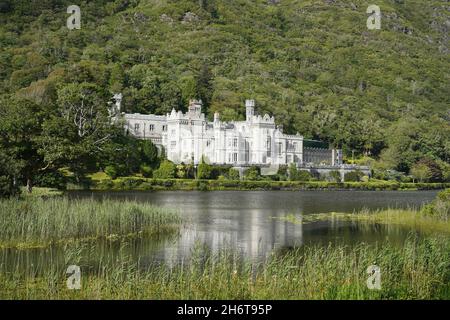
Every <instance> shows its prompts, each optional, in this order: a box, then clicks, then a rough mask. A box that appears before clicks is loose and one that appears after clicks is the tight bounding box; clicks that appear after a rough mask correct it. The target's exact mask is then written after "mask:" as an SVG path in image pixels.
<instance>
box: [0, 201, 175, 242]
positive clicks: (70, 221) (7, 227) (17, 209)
mask: <svg viewBox="0 0 450 320" xmlns="http://www.w3.org/2000/svg"><path fill="white" fill-rule="evenodd" d="M179 222H180V219H179V217H178V215H177V214H176V213H175V212H172V211H170V210H167V209H164V208H159V207H155V206H152V205H149V204H143V203H137V202H133V201H125V202H124V201H112V200H103V201H95V200H93V199H83V200H69V199H67V198H64V197H61V198H60V197H58V198H54V197H52V198H48V199H42V198H28V199H25V200H14V199H10V200H1V201H0V230H1V233H0V247H35V246H36V247H42V246H47V245H49V244H52V243H57V242H64V241H69V240H77V239H96V238H100V237H105V238H112V239H114V238H118V237H124V236H138V235H143V234H158V233H164V232H168V231H171V230H172V231H173V230H174V229H177V228H178V224H179Z"/></svg>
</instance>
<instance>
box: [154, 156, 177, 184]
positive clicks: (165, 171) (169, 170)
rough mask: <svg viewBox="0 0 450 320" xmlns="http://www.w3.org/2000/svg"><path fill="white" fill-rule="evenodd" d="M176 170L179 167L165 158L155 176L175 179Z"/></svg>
mask: <svg viewBox="0 0 450 320" xmlns="http://www.w3.org/2000/svg"><path fill="white" fill-rule="evenodd" d="M176 170H177V167H176V165H175V164H174V163H173V162H171V161H169V160H164V161H163V162H161V164H160V166H159V168H158V169H157V170H155V171H154V172H153V177H154V178H156V179H174V178H175V174H176Z"/></svg>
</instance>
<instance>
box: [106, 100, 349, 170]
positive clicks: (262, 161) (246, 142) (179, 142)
mask: <svg viewBox="0 0 450 320" xmlns="http://www.w3.org/2000/svg"><path fill="white" fill-rule="evenodd" d="M115 99H116V104H115V106H113V109H114V111H115V113H116V114H118V112H117V111H120V100H121V96H120V95H119V96H118V95H116V96H115ZM245 108H246V120H245V121H231V122H224V121H221V120H220V115H219V114H218V113H216V114H214V121H212V122H210V121H208V120H207V119H206V117H205V114H204V113H202V103H201V101H198V100H191V101H190V103H189V108H188V111H187V112H186V113H183V112H181V111H176V110H175V109H172V112H171V113H168V114H166V115H164V116H161V115H144V114H126V113H122V114H121V115H122V117H123V120H124V121H125V127H126V130H127V131H128V132H129V133H130V134H133V135H134V136H136V137H138V138H141V139H150V140H151V141H152V142H153V143H154V144H155V145H156V146H158V147H159V148H160V149H162V148H164V151H165V152H166V155H167V158H168V159H169V160H171V161H173V162H175V163H194V164H198V163H199V162H200V161H201V159H202V157H203V158H204V159H205V161H206V162H207V163H210V164H218V165H225V164H226V165H233V166H250V165H260V166H268V165H270V166H274V165H275V166H278V165H286V164H290V163H296V164H297V165H298V166H301V165H304V164H308V163H317V164H319V163H326V164H329V165H340V164H341V163H342V156H341V152H340V150H334V149H333V150H331V149H330V150H328V149H317V150H309V149H304V148H303V141H304V139H303V136H301V135H299V134H296V135H288V134H284V133H283V130H282V128H281V127H279V126H277V125H276V124H275V119H274V117H270V116H269V115H267V114H265V115H264V116H261V115H257V114H255V102H254V100H247V101H246V102H245Z"/></svg>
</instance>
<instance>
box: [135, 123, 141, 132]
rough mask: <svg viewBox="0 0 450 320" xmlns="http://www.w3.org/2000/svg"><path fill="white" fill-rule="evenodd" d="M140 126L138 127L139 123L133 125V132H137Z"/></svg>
mask: <svg viewBox="0 0 450 320" xmlns="http://www.w3.org/2000/svg"><path fill="white" fill-rule="evenodd" d="M140 127H141V126H140V125H139V123H135V124H134V131H139V128H140Z"/></svg>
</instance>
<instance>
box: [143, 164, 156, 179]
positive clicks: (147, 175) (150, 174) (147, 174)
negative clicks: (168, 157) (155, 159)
mask: <svg viewBox="0 0 450 320" xmlns="http://www.w3.org/2000/svg"><path fill="white" fill-rule="evenodd" d="M141 174H142V176H144V177H145V178H151V177H153V169H152V168H151V167H150V166H146V165H142V166H141Z"/></svg>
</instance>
